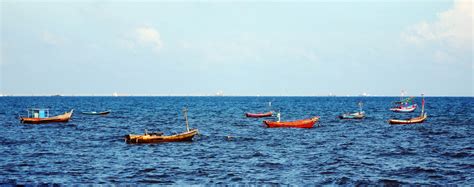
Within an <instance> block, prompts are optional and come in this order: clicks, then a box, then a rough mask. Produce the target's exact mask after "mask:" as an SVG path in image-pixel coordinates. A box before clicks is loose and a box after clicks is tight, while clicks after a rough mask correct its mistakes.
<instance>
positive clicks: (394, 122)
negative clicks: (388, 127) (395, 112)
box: [388, 94, 428, 125]
mask: <svg viewBox="0 0 474 187" xmlns="http://www.w3.org/2000/svg"><path fill="white" fill-rule="evenodd" d="M421 97H422V102H421V103H422V104H421V114H420V116H419V117H415V118H410V119H390V120H388V123H390V124H392V125H407V124H414V123H423V122H424V121H425V120H426V119H427V118H428V114H426V112H425V97H424V95H423V94H421Z"/></svg>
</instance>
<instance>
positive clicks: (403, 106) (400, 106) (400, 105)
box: [390, 90, 417, 113]
mask: <svg viewBox="0 0 474 187" xmlns="http://www.w3.org/2000/svg"><path fill="white" fill-rule="evenodd" d="M404 94H405V91H403V90H402V94H401V95H402V96H401V97H400V101H396V102H394V104H395V106H394V107H392V108H390V110H391V111H393V112H402V113H409V112H413V111H415V110H416V107H417V105H416V104H415V103H413V98H415V97H408V98H403V96H404Z"/></svg>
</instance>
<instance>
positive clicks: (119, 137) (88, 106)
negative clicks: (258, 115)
mask: <svg viewBox="0 0 474 187" xmlns="http://www.w3.org/2000/svg"><path fill="white" fill-rule="evenodd" d="M398 99H399V98H395V97H0V129H1V132H2V136H0V184H3V185H5V184H6V185H9V184H65V185H68V184H142V185H146V184H158V185H160V184H162V185H168V184H169V185H187V184H282V185H285V184H295V185H306V184H310V185H312V184H317V185H334V184H335V185H358V184H382V185H392V184H394V185H397V184H423V185H447V184H457V185H474V124H473V113H472V110H473V108H474V98H472V97H427V98H425V99H426V107H425V108H426V111H427V113H428V116H429V118H428V120H427V121H426V122H425V123H422V124H416V125H408V126H393V125H389V124H388V123H387V120H388V119H390V118H409V117H414V116H417V115H419V114H420V111H421V107H419V108H418V109H417V110H416V111H415V112H413V113H408V114H398V113H392V112H391V111H389V108H390V106H391V103H392V102H393V101H396V100H398ZM359 101H361V102H363V103H364V111H365V112H366V114H367V118H366V119H363V120H340V119H337V118H336V117H337V116H338V115H339V114H342V113H344V112H351V111H357V110H358V105H357V103H358V102H359ZM415 101H416V102H417V103H418V104H419V105H421V99H420V98H419V97H418V98H416V99H415ZM268 102H271V107H272V108H271V109H272V110H274V111H280V112H281V117H282V120H296V119H303V118H310V117H313V116H320V117H321V120H320V122H319V123H318V125H316V126H315V127H314V128H312V129H289V128H286V129H285V128H266V127H265V126H264V125H263V123H262V120H263V119H251V118H246V117H244V113H245V112H266V111H268V110H270V108H269V103H268ZM30 107H45V108H49V109H50V113H51V114H52V115H57V114H62V113H64V112H66V111H69V110H71V109H74V114H73V117H72V119H71V121H69V122H68V123H55V124H40V125H30V124H21V123H20V121H19V120H18V116H20V115H21V116H24V115H26V114H27V112H26V109H27V108H30ZM183 107H187V108H188V111H189V112H188V116H189V124H190V126H191V127H192V128H198V129H199V131H200V134H199V135H198V136H196V137H195V138H194V141H192V142H185V143H161V144H145V145H133V144H127V143H125V142H124V138H123V137H124V135H127V134H130V133H134V134H142V133H143V132H144V130H145V129H147V130H148V132H150V131H162V132H164V133H165V134H173V133H180V132H183V131H184V130H185V122H184V118H183V115H182V109H183ZM101 110H112V113H111V114H109V115H107V116H90V115H83V114H81V112H82V111H101ZM269 119H272V118H269Z"/></svg>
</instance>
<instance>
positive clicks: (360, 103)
mask: <svg viewBox="0 0 474 187" xmlns="http://www.w3.org/2000/svg"><path fill="white" fill-rule="evenodd" d="M360 113H362V102H359V114H360Z"/></svg>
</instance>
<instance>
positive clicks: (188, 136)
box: [125, 109, 199, 144]
mask: <svg viewBox="0 0 474 187" xmlns="http://www.w3.org/2000/svg"><path fill="white" fill-rule="evenodd" d="M183 112H184V118H185V120H186V131H185V132H183V133H179V134H175V135H170V136H166V135H164V133H162V132H156V133H148V132H147V131H146V130H145V134H143V135H134V134H129V135H126V136H125V142H127V143H131V144H135V143H138V144H140V143H161V142H184V141H192V139H193V137H194V136H195V135H196V134H198V133H199V131H198V129H189V124H188V115H187V110H186V109H184V110H183Z"/></svg>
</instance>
